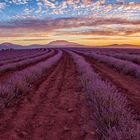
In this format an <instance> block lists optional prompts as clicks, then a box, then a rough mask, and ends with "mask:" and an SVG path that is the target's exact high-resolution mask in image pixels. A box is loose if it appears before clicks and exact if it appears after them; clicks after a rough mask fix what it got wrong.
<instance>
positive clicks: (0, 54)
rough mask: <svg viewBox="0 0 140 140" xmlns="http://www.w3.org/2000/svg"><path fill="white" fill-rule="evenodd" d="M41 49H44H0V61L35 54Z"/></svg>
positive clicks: (41, 50)
mask: <svg viewBox="0 0 140 140" xmlns="http://www.w3.org/2000/svg"><path fill="white" fill-rule="evenodd" d="M43 51H45V49H32V50H29V49H26V50H6V51H2V50H0V61H3V60H11V59H14V58H19V57H21V56H29V55H31V54H35V53H39V52H43Z"/></svg>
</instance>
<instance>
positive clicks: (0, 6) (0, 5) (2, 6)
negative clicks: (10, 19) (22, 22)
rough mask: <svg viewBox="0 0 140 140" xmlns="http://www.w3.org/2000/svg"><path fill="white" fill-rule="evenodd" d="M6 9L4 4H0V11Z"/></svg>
mask: <svg viewBox="0 0 140 140" xmlns="http://www.w3.org/2000/svg"><path fill="white" fill-rule="evenodd" d="M5 7H6V3H4V2H0V10H1V9H4V8H5Z"/></svg>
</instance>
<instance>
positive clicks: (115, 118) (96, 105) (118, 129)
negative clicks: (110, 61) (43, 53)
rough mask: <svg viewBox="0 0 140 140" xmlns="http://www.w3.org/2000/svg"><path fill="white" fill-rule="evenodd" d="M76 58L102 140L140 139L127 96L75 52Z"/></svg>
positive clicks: (97, 132) (72, 54)
mask: <svg viewBox="0 0 140 140" xmlns="http://www.w3.org/2000/svg"><path fill="white" fill-rule="evenodd" d="M69 53H70V54H71V56H72V57H73V59H74V61H75V63H76V66H77V70H78V72H79V75H80V78H81V82H82V84H83V87H84V89H85V94H86V96H87V100H88V102H89V105H90V106H91V107H92V108H93V121H94V123H95V124H94V125H95V130H96V131H95V132H96V136H95V137H96V138H97V139H98V140H139V138H140V125H139V124H138V122H137V121H136V120H135V119H134V116H133V115H132V114H131V111H130V109H128V103H127V100H126V98H125V97H124V96H123V95H122V93H120V92H119V91H118V90H117V88H116V87H115V86H114V85H112V84H111V83H109V82H107V81H105V80H102V78H101V77H100V76H99V75H98V74H97V73H95V72H94V71H93V69H92V68H91V66H90V64H88V63H87V62H86V61H85V60H84V58H83V57H82V56H80V55H78V54H76V53H74V52H69Z"/></svg>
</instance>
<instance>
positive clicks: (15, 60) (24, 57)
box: [0, 50, 48, 66]
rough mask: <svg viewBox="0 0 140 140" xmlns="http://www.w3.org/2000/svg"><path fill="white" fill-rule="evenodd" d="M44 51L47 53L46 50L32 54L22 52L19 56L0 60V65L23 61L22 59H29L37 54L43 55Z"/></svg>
mask: <svg viewBox="0 0 140 140" xmlns="http://www.w3.org/2000/svg"><path fill="white" fill-rule="evenodd" d="M46 53H48V50H47V51H42V52H36V53H33V54H32V53H30V54H28V53H27V54H23V55H21V56H17V57H14V58H11V59H8V60H2V61H0V66H2V65H6V64H8V63H15V62H19V61H23V60H26V59H31V58H34V57H39V56H41V55H44V54H46Z"/></svg>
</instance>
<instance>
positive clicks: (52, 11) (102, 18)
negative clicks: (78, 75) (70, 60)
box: [0, 0, 140, 46]
mask: <svg viewBox="0 0 140 140" xmlns="http://www.w3.org/2000/svg"><path fill="white" fill-rule="evenodd" d="M55 40H66V41H71V42H76V43H79V44H83V45H89V46H103V45H111V44H134V45H140V0H0V43H4V42H10V43H16V44H21V45H30V44H47V43H49V42H51V41H55Z"/></svg>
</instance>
